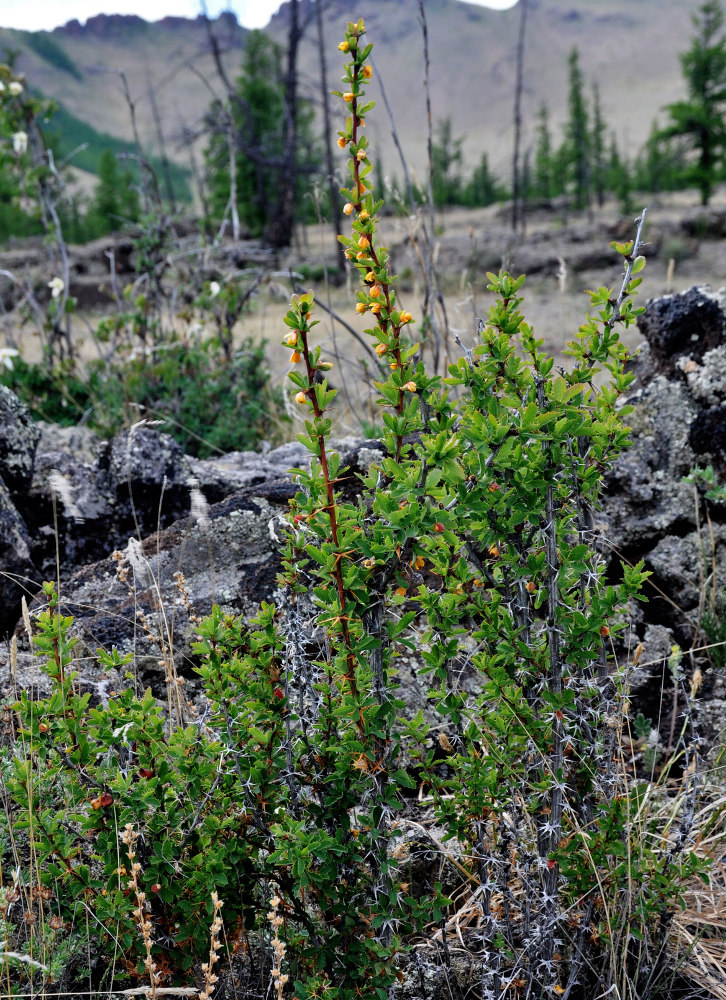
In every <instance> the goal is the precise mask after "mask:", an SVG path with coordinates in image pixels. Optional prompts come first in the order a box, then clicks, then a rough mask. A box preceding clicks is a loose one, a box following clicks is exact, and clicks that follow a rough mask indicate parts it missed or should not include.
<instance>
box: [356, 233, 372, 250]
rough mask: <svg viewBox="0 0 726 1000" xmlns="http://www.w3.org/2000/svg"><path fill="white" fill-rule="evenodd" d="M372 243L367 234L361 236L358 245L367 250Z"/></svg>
mask: <svg viewBox="0 0 726 1000" xmlns="http://www.w3.org/2000/svg"><path fill="white" fill-rule="evenodd" d="M370 245H371V241H370V240H369V239H368V237H367V236H361V238H360V239H359V240H358V246H359V247H360V248H361V250H367V249H368V247H369V246H370Z"/></svg>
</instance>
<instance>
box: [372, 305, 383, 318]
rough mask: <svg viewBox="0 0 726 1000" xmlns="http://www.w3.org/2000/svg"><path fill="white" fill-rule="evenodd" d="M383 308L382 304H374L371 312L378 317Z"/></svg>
mask: <svg viewBox="0 0 726 1000" xmlns="http://www.w3.org/2000/svg"><path fill="white" fill-rule="evenodd" d="M382 308H383V306H382V305H381V303H380V302H374V303H373V305H372V306H371V312H372V313H373V315H374V316H377V315H378V314H379V313H380V311H381V309H382Z"/></svg>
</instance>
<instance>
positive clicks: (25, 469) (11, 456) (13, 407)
mask: <svg viewBox="0 0 726 1000" xmlns="http://www.w3.org/2000/svg"><path fill="white" fill-rule="evenodd" d="M39 438H40V431H39V430H38V427H37V426H36V424H35V423H34V422H33V419H32V417H31V416H30V413H29V412H28V408H27V406H26V405H25V403H22V402H21V401H20V400H19V399H18V397H17V396H16V395H15V393H14V392H11V390H10V389H8V388H7V386H4V385H0V476H2V478H3V481H4V483H5V486H6V487H7V489H8V490H10V492H11V493H19V492H21V491H23V490H26V489H27V488H28V486H29V485H30V480H31V478H32V475H33V460H34V458H35V450H36V447H37V445H38V440H39Z"/></svg>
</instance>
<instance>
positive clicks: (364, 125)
mask: <svg viewBox="0 0 726 1000" xmlns="http://www.w3.org/2000/svg"><path fill="white" fill-rule="evenodd" d="M358 124H359V126H360V127H361V128H365V127H366V123H365V122H364V121H363V119H362V118H359V119H358Z"/></svg>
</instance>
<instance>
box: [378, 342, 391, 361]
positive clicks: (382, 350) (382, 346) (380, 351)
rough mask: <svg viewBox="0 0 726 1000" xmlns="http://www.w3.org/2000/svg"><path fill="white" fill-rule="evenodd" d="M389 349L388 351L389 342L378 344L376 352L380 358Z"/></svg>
mask: <svg viewBox="0 0 726 1000" xmlns="http://www.w3.org/2000/svg"><path fill="white" fill-rule="evenodd" d="M387 351H388V345H387V344H376V354H377V355H378V357H379V358H382V357H383V355H384V354H385V353H386V352H387Z"/></svg>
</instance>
